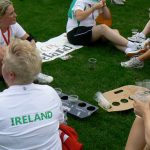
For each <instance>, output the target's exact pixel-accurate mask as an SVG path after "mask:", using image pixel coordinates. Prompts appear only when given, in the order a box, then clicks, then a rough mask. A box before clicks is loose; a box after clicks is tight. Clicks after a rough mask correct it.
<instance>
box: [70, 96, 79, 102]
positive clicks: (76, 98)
mask: <svg viewBox="0 0 150 150" xmlns="http://www.w3.org/2000/svg"><path fill="white" fill-rule="evenodd" d="M78 98H79V97H78V95H69V96H68V99H69V101H70V102H71V103H77V102H78Z"/></svg>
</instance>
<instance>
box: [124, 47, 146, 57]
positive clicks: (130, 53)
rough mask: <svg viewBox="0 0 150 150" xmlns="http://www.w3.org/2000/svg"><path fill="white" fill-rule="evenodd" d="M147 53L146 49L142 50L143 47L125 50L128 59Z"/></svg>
mask: <svg viewBox="0 0 150 150" xmlns="http://www.w3.org/2000/svg"><path fill="white" fill-rule="evenodd" d="M145 51H146V50H145V49H141V47H137V48H127V49H126V50H125V53H126V55H127V56H128V57H132V56H135V55H137V54H141V53H145Z"/></svg>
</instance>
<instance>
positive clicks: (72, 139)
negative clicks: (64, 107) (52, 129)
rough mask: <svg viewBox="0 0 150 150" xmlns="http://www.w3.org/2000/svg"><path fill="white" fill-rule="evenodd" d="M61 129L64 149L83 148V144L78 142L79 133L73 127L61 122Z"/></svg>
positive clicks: (81, 149)
mask: <svg viewBox="0 0 150 150" xmlns="http://www.w3.org/2000/svg"><path fill="white" fill-rule="evenodd" d="M59 129H60V138H61V142H62V150H83V145H82V144H81V143H79V142H78V134H77V132H76V131H75V130H74V129H73V128H72V127H70V126H68V125H65V124H61V125H60V126H59Z"/></svg>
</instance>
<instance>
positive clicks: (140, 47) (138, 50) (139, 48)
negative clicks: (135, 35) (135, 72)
mask: <svg viewBox="0 0 150 150" xmlns="http://www.w3.org/2000/svg"><path fill="white" fill-rule="evenodd" d="M149 41H150V39H147V40H145V41H143V42H142V43H136V42H135V43H134V46H132V47H130V48H127V49H126V50H125V53H126V55H127V56H129V57H132V56H134V55H136V54H142V53H145V52H146V51H147V49H145V47H144V46H145V43H147V42H149Z"/></svg>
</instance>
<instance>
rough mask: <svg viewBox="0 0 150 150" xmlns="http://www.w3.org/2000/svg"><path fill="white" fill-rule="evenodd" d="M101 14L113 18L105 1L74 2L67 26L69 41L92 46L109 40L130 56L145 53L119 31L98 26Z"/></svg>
mask: <svg viewBox="0 0 150 150" xmlns="http://www.w3.org/2000/svg"><path fill="white" fill-rule="evenodd" d="M99 13H103V15H104V17H105V18H106V19H110V18H111V14H110V11H109V9H108V7H107V4H106V2H105V0H73V2H72V3H71V5H70V9H69V11H68V21H67V25H66V31H67V38H68V41H69V42H70V43H71V44H74V45H90V44H92V43H94V42H96V41H98V40H103V39H107V40H109V41H111V42H112V43H113V44H114V45H115V46H116V47H117V48H118V49H120V50H122V51H123V52H125V53H126V54H127V55H128V56H132V55H135V54H137V53H141V52H143V51H142V50H141V48H143V47H141V45H139V44H137V43H133V42H130V41H128V40H127V39H126V38H124V37H123V36H121V35H120V34H119V32H118V30H116V29H111V28H110V27H108V26H107V25H105V24H100V25H96V21H95V19H96V17H97V16H98V15H99Z"/></svg>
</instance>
